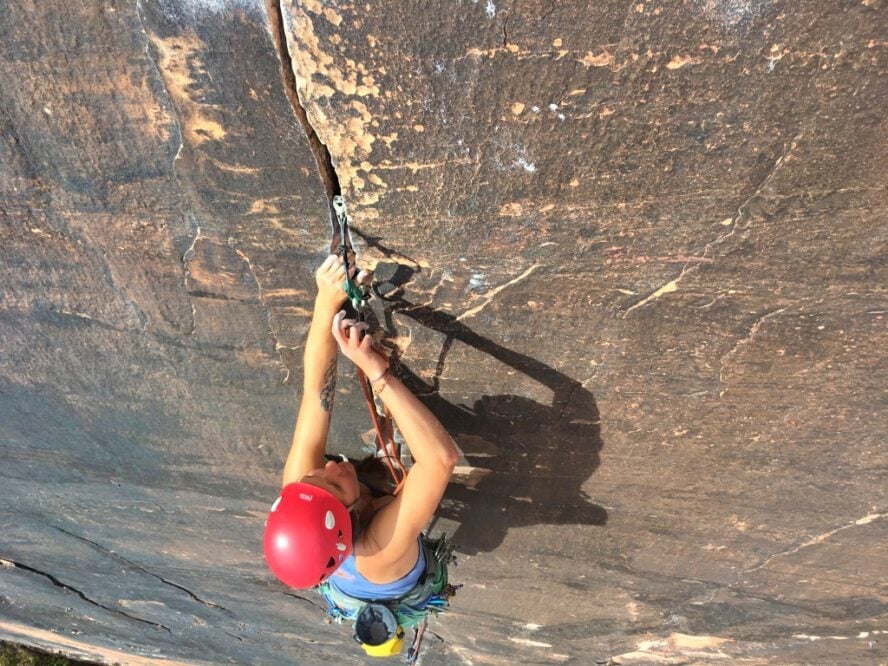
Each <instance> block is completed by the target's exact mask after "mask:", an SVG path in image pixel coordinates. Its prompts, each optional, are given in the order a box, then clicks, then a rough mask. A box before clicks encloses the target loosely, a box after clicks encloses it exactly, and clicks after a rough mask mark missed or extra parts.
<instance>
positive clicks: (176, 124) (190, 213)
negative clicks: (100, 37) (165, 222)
mask: <svg viewBox="0 0 888 666" xmlns="http://www.w3.org/2000/svg"><path fill="white" fill-rule="evenodd" d="M143 11H144V10H143V9H142V2H141V0H136V5H135V12H136V18H137V19H138V21H139V29H140V30H141V32H142V36H143V38H144V40H145V58H146V60H147V61H148V63H150V66H151V67H152V68H153V69H154V73H155V75H156V77H157V80H158V82H159V83H160V85H161V86H162V87H163V92H164V94H165V95H166V100H167V107H168V109H169V113H170V118H171V119H172V121H173V128H174V130H175V136H176V137H177V138H178V140H179V147H178V149H177V150H176V154H175V155H174V156H173V160H172V162H171V164H170V171H171V173H172V175H173V180H174V181H175V183H176V187H177V188H178V189H179V194H180V195H181V199H182V203H183V204H188V205H184V206H183V207H184V208H186V210H187V215H186V216H185V218H186V220H189V221H190V222H192V223H193V224H191V225H189V226H192V228H194V229H196V231H195V236H194V238H193V239H192V241H191V245H190V247H189V248H188V249H187V250H186V251H185V252H183V253H182V288H183V289H184V290H185V291H186V292H187V291H188V274H189V270H188V261H189V259H190V258H191V257H189V253H190V254H191V256H192V257H193V256H194V244H195V243H196V242H197V240H198V239H199V238H200V224H199V223H198V221H197V216H196V215H195V214H194V210H193V206H192V205H191V199H190V197H188V196H187V195H186V194H185V185H184V183H183V182H182V179H181V178H180V176H179V170H178V169H177V168H176V163H177V162H178V161H179V160H180V159H181V158H182V150H183V149H184V148H185V133H184V131H183V122H182V118H181V117H180V116H179V111H178V109H177V108H176V105H175V104H174V103H173V97H172V93H171V92H170V89H169V87H168V86H167V83H166V79H165V78H164V76H163V71H162V70H161V68H160V65H159V64H158V62H157V59H156V58H155V56H154V55H153V54H152V53H151V35H149V34H148V30H147V28H146V27H145V19H144V17H143V16H142V12H143ZM189 303H190V305H191V325H190V328H189V329H188V330H187V331H185V332H184V334H185V336H191V335H193V334H194V329H195V326H196V323H195V321H196V320H195V316H196V311H195V308H194V300H193V299H189Z"/></svg>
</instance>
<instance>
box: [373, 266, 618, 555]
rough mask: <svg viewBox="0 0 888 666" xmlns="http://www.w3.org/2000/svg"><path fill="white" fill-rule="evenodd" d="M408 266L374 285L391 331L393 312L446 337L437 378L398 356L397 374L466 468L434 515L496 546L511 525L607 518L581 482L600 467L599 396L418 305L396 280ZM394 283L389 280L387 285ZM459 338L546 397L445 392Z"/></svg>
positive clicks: (465, 547) (476, 547)
mask: <svg viewBox="0 0 888 666" xmlns="http://www.w3.org/2000/svg"><path fill="white" fill-rule="evenodd" d="M411 273H412V271H410V270H409V269H405V267H403V266H401V267H399V269H398V271H396V272H395V273H394V275H393V276H390V277H389V278H388V283H389V288H390V291H389V293H385V294H380V293H378V294H377V295H379V296H380V297H381V303H382V304H383V311H382V313H381V314H380V315H379V316H380V317H381V318H382V319H383V320H384V321H382V322H380V323H381V324H384V328H385V329H386V332H387V334H388V335H397V333H398V332H397V330H396V323H395V322H394V318H393V314H394V313H395V312H397V313H399V314H400V315H402V316H406V317H410V318H411V319H413V320H415V321H416V322H418V323H419V324H421V325H423V326H427V327H428V328H431V329H433V330H435V331H438V332H440V333H442V334H444V335H445V336H446V340H445V342H444V345H443V348H442V350H441V354H440V357H439V359H438V366H437V372H436V373H435V379H434V380H433V383H431V384H430V383H428V382H426V381H424V380H423V379H421V378H420V377H418V376H417V375H416V374H414V373H413V372H412V371H411V370H410V369H409V368H407V367H406V366H405V365H404V364H403V363H401V364H397V363H395V364H393V365H395V366H396V367H397V368H398V370H397V372H398V375H399V377H400V378H401V379H402V380H403V381H404V382H405V384H407V385H408V386H409V387H410V389H411V390H412V391H413V392H414V393H415V394H416V395H418V396H419V397H420V399H421V400H422V401H423V402H424V403H425V404H426V405H427V406H428V407H429V408H430V409H431V410H432V412H434V414H435V415H436V416H437V417H438V418H439V419H440V420H441V422H442V423H443V424H444V426H445V427H446V428H447V430H448V431H449V432H450V434H451V435H452V436H453V437H454V439H455V440H456V441H457V443H458V444H459V446H460V448H461V449H462V451H463V453H464V454H465V457H466V459H467V461H468V462H469V464H470V465H471V467H472V470H470V471H469V472H468V474H465V475H460V476H458V477H457V479H458V480H459V482H458V483H451V484H450V487H449V488H448V491H447V493H446V495H445V498H444V501H443V502H442V505H441V509H440V510H439V512H438V513H439V516H440V517H442V518H447V519H451V520H454V521H456V522H458V523H459V528H458V529H457V531H456V533H455V534H454V535H452V538H453V541H454V543H455V544H456V546H457V549H458V550H459V551H461V552H464V553H467V554H475V553H478V552H489V551H491V550H493V549H495V548H496V547H497V546H499V545H500V544H501V543H502V541H503V539H504V538H505V535H506V532H507V531H508V529H509V528H511V527H522V526H526V525H535V524H583V525H603V524H605V523H606V522H607V512H606V511H605V510H604V508H602V507H600V506H598V505H596V504H593V503H592V502H591V501H589V498H588V496H587V495H586V494H585V493H584V492H583V490H582V484H583V483H584V482H585V481H586V480H587V479H588V478H589V476H590V475H591V474H592V473H593V472H594V471H595V470H596V469H597V468H598V465H599V452H600V451H601V448H602V441H601V426H600V420H599V414H598V407H597V405H596V404H595V399H594V397H593V395H592V393H590V392H589V391H587V390H586V389H585V388H584V387H583V386H582V384H581V383H580V382H578V381H576V380H575V379H573V378H571V377H568V376H567V375H565V374H563V373H561V372H558V371H557V370H555V369H554V368H552V367H550V366H548V365H546V364H544V363H541V362H540V361H537V360H536V359H534V358H531V357H529V356H527V355H525V354H521V353H518V352H515V351H512V350H510V349H506V348H505V347H503V346H502V345H499V344H497V343H495V342H493V341H492V340H490V339H488V338H485V337H483V336H481V335H478V334H477V333H476V332H475V331H473V330H472V329H470V328H469V327H467V326H466V325H464V324H463V323H462V322H459V321H457V320H456V317H454V316H453V315H450V314H447V313H445V312H441V311H439V310H435V309H432V308H430V307H428V306H425V305H416V304H414V303H411V302H409V301H408V300H406V299H405V298H404V296H403V294H402V293H401V290H400V289H398V288H396V287H397V286H398V283H399V282H400V283H401V284H403V283H404V282H406V281H407V280H409V278H410V274H411ZM392 285H394V287H392ZM455 340H458V341H460V342H461V343H463V344H467V345H469V346H471V347H474V348H475V349H478V350H479V351H482V352H484V353H486V354H490V355H491V356H493V357H494V358H496V359H497V360H499V361H500V362H502V363H504V364H505V365H507V366H509V367H510V368H514V369H515V370H517V371H519V372H521V373H523V374H524V375H526V376H528V377H530V378H532V379H534V380H535V381H538V382H540V383H542V384H543V385H545V386H547V387H548V388H549V389H551V390H552V392H553V399H552V403H551V404H549V405H545V404H541V403H539V402H536V401H534V400H530V399H528V398H524V397H521V396H517V395H510V394H505V395H494V396H484V397H482V398H481V399H480V400H477V401H475V403H474V404H473V405H458V404H454V403H452V402H449V401H448V400H445V399H444V398H443V397H441V395H440V393H439V391H438V377H440V376H441V374H442V372H443V370H444V367H445V365H446V362H447V354H448V352H449V350H450V348H451V346H452V344H453V342H454V341H455Z"/></svg>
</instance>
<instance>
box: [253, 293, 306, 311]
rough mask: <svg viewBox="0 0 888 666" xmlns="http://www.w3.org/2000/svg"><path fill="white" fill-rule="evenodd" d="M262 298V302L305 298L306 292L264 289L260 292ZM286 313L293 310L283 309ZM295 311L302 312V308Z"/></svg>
mask: <svg viewBox="0 0 888 666" xmlns="http://www.w3.org/2000/svg"><path fill="white" fill-rule="evenodd" d="M262 296H263V298H264V300H266V301H269V300H273V299H275V298H307V297H308V292H307V291H305V289H284V288H281V289H266V290H264V291H263V292H262ZM283 309H284V310H286V311H287V312H290V311H291V310H293V308H283ZM295 309H296V310H300V311H304V308H295Z"/></svg>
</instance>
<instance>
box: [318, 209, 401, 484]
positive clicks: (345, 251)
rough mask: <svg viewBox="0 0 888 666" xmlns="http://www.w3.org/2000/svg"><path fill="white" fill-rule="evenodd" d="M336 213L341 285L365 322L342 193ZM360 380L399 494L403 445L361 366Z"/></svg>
mask: <svg viewBox="0 0 888 666" xmlns="http://www.w3.org/2000/svg"><path fill="white" fill-rule="evenodd" d="M333 212H334V213H335V215H336V222H335V225H334V227H333V241H332V243H331V246H330V252H331V254H340V255H341V256H342V265H343V267H344V268H345V282H344V283H343V285H342V288H343V290H344V291H345V293H346V295H347V296H348V298H349V301H350V302H351V305H352V307H353V308H354V309H355V312H357V315H358V321H365V320H366V314H367V310H368V304H367V302H368V301H369V300H370V294H371V290H370V287H368V286H367V285H362V284H358V283H357V282H356V281H355V278H357V266H351V265H350V263H349V253H351V254H352V255H353V256H354V254H355V251H354V248H353V247H352V243H351V232H350V230H349V222H350V219H349V216H348V209H347V208H346V206H345V199H344V198H342V196H341V195H338V194H337V195H336V196H334V197H333ZM352 267H353V268H354V269H355V270H354V275H352V274H351V270H350V268H352ZM358 383H359V384H360V385H361V392H362V393H363V394H364V400H365V402H366V403H367V409H368V411H369V412H370V420H371V421H372V422H373V427H374V428H375V429H376V448H377V455H378V456H379V458H380V459H381V460H382V461H383V462H384V463H385V465H386V467H387V468H388V470H389V474H390V475H391V477H392V482H393V483H394V486H395V489H394V491H393V492H392V494H393V495H397V494H398V493H399V492H400V490H401V487H402V486H403V485H404V481H405V480H406V478H407V469H406V468H405V467H404V464H403V463H402V462H401V446H400V445H399V444H398V443H397V442H396V441H395V429H394V421H393V419H392V417H391V414H389V412H388V410H387V409H386V408H385V407H383V408H382V413H380V410H378V409H377V407H376V399H375V398H374V393H373V386H372V384H371V383H370V380H369V379H368V378H367V375H365V374H364V373H363V372H362V371H361V370H360V369H358Z"/></svg>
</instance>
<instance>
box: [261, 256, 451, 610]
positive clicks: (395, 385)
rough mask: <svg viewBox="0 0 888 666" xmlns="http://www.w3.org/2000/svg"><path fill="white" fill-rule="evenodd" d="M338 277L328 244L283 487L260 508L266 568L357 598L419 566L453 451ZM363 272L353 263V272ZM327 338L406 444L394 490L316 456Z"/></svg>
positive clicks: (402, 583)
mask: <svg viewBox="0 0 888 666" xmlns="http://www.w3.org/2000/svg"><path fill="white" fill-rule="evenodd" d="M353 271H354V269H353V268H350V270H349V272H350V273H352V272H353ZM350 277H354V276H353V275H350ZM345 278H346V268H345V267H344V265H343V259H342V257H340V256H337V255H335V254H331V255H330V256H328V257H327V259H326V260H325V261H324V262H323V264H322V265H321V266H320V268H318V270H317V271H316V273H315V279H316V282H317V289H318V293H317V298H316V300H315V304H314V312H313V315H312V320H311V326H310V329H309V332H308V339H307V342H306V345H305V361H304V366H305V376H304V390H303V393H302V402H301V404H300V407H299V413H298V417H297V420H296V428H295V432H294V434H293V443H292V447H291V449H290V453H289V455H288V457H287V461H286V464H285V466H284V474H283V490H282V491H281V496H280V498H279V499H278V500H277V501H276V502H275V505H274V506H273V507H272V511H271V513H270V514H269V521H268V523H267V527H266V533H265V555H266V559H267V561H268V564H269V566H270V568H271V569H272V571H273V572H274V573H275V575H276V576H277V577H278V578H279V579H280V580H281V581H283V582H284V583H286V584H287V585H290V586H292V587H296V588H309V587H315V586H318V585H320V584H322V583H327V584H328V585H329V586H331V587H333V588H335V590H336V591H338V592H341V593H343V594H345V595H349V596H351V597H357V598H359V599H366V600H386V599H397V598H399V597H402V596H403V595H404V594H406V593H408V592H409V591H410V590H411V589H413V588H414V587H415V586H416V584H417V582H418V581H419V580H420V578H421V577H422V576H423V574H424V572H425V570H426V565H427V562H426V559H428V557H427V555H426V554H425V553H424V549H423V548H422V539H421V535H422V531H423V529H424V528H425V526H426V525H427V523H428V522H429V521H430V519H431V518H432V516H433V514H434V512H435V510H436V508H437V507H438V504H439V502H440V501H441V498H442V496H443V494H444V491H445V489H446V487H447V483H448V481H449V479H450V476H451V474H452V473H453V469H454V466H455V465H456V463H457V460H458V457H459V453H458V451H457V448H456V446H455V444H454V443H453V440H452V439H451V438H450V436H449V435H448V434H447V432H446V431H445V430H444V427H443V426H442V425H441V423H440V422H439V421H438V419H436V418H435V416H434V415H433V414H432V413H431V412H430V411H429V410H428V409H427V408H426V407H425V406H424V405H423V404H422V403H421V402H420V401H419V400H418V399H417V398H416V396H414V395H413V394H412V393H411V392H410V390H409V389H407V388H406V387H405V386H404V384H402V383H401V382H400V381H399V380H398V378H397V377H396V376H394V375H393V374H392V373H391V372H390V370H389V367H388V362H387V359H386V358H385V356H383V355H382V354H381V353H380V352H378V351H377V350H376V349H375V348H374V346H373V343H372V338H371V336H370V335H369V334H368V331H367V328H368V325H367V324H366V323H364V322H357V321H355V320H353V319H349V318H346V314H345V312H344V311H343V310H341V308H342V307H343V304H344V302H345V300H346V294H345V292H344V291H343V282H344V280H345ZM368 278H369V273H367V272H363V271H362V272H361V273H360V274H359V275H358V276H357V278H356V279H357V281H358V282H363V281H366V280H367V279H368ZM337 347H338V351H341V352H342V354H343V356H345V357H346V358H348V359H349V360H350V361H351V362H352V363H354V364H355V365H356V366H357V367H358V368H359V369H360V370H361V371H363V373H364V374H365V375H366V377H367V378H368V379H369V381H370V383H371V385H372V387H373V391H374V393H375V394H376V396H377V397H378V398H379V399H380V400H381V401H382V403H383V404H384V405H385V407H386V408H387V409H388V411H389V412H390V414H391V415H392V417H393V419H394V421H395V423H396V424H397V427H398V429H399V430H400V432H401V435H402V436H403V438H404V441H405V442H406V443H407V446H408V448H409V449H410V453H411V455H412V458H413V465H412V467H411V468H410V470H409V472H408V473H407V475H406V478H405V480H404V482H403V484H402V486H401V489H400V491H399V492H398V493H397V494H396V495H394V496H393V495H390V494H380V493H379V492H374V490H373V489H372V488H371V487H370V485H368V484H367V483H365V482H363V481H362V479H361V478H359V476H358V472H357V471H356V468H355V466H354V465H353V464H352V463H350V462H347V461H342V462H336V461H333V460H331V461H328V462H326V463H325V453H326V445H327V434H328V432H329V428H330V419H331V416H332V413H333V401H334V396H335V392H336V391H335V388H336V360H337ZM377 491H378V489H377ZM375 495H377V496H375Z"/></svg>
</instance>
